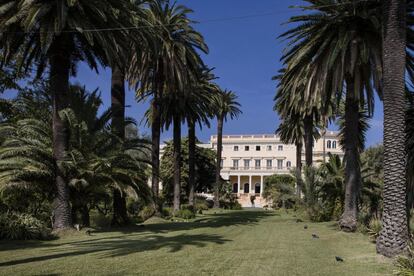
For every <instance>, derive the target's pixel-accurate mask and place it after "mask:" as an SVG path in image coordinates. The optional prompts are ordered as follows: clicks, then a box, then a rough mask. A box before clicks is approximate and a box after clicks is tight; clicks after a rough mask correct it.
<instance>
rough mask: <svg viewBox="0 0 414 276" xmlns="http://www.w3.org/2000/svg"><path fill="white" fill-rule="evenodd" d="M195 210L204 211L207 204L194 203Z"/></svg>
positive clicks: (206, 208)
mask: <svg viewBox="0 0 414 276" xmlns="http://www.w3.org/2000/svg"><path fill="white" fill-rule="evenodd" d="M195 209H196V210H202V211H206V210H208V209H209V208H208V205H207V202H196V204H195Z"/></svg>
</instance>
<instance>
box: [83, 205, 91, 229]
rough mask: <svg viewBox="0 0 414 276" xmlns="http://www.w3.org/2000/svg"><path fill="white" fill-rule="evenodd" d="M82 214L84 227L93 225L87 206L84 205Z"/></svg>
mask: <svg viewBox="0 0 414 276" xmlns="http://www.w3.org/2000/svg"><path fill="white" fill-rule="evenodd" d="M81 214H82V226H83V227H89V226H90V225H91V222H90V216H89V208H88V206H87V205H83V206H82V209H81Z"/></svg>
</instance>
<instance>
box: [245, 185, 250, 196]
mask: <svg viewBox="0 0 414 276" xmlns="http://www.w3.org/2000/svg"><path fill="white" fill-rule="evenodd" d="M249 186H250V185H249V183H244V193H245V194H248V193H249V192H250V189H249V188H250V187H249Z"/></svg>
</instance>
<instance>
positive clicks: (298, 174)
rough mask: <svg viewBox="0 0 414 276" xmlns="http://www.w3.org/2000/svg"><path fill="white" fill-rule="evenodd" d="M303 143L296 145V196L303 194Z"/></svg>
mask: <svg viewBox="0 0 414 276" xmlns="http://www.w3.org/2000/svg"><path fill="white" fill-rule="evenodd" d="M302 147H303V145H302V143H296V182H297V183H296V194H297V195H298V196H299V197H300V196H301V194H302Z"/></svg>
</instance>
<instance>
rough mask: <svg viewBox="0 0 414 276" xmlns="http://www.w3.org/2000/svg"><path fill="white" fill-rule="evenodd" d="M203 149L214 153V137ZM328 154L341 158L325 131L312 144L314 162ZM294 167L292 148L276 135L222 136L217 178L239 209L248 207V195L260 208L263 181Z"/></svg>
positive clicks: (333, 135) (334, 141) (335, 139)
mask: <svg viewBox="0 0 414 276" xmlns="http://www.w3.org/2000/svg"><path fill="white" fill-rule="evenodd" d="M203 146H204V147H210V148H212V149H216V148H217V136H215V135H213V136H211V139H210V143H209V144H204V145H203ZM329 152H330V153H333V154H338V155H340V156H341V157H343V155H344V152H343V150H342V149H341V148H340V146H339V141H338V132H336V131H326V133H325V135H324V136H323V137H322V138H320V139H319V140H318V141H315V144H314V148H313V160H314V162H315V163H316V164H317V163H318V162H319V163H320V162H322V161H323V160H324V158H327V155H328V153H329ZM304 154H305V149H303V150H302V164H304V161H305V155H304ZM295 165H296V146H295V145H293V144H284V143H282V142H281V141H280V138H279V136H278V135H274V134H263V135H262V134H261V135H256V134H255V135H223V154H222V170H221V176H222V177H223V179H225V180H228V181H229V182H230V183H231V184H232V187H233V192H234V193H235V194H237V197H238V199H239V202H240V203H241V204H242V206H243V207H247V206H251V202H250V196H251V195H255V196H256V200H255V205H256V206H258V207H260V206H263V205H264V204H265V202H264V200H263V198H262V192H263V184H264V180H265V178H266V177H267V176H270V175H273V174H289V173H290V171H291V169H292V168H294V167H295Z"/></svg>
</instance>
